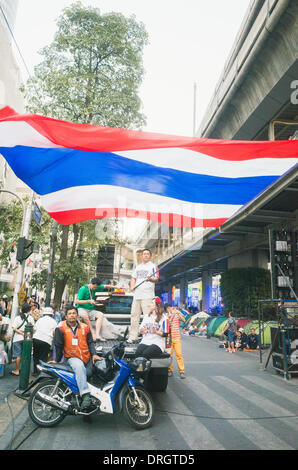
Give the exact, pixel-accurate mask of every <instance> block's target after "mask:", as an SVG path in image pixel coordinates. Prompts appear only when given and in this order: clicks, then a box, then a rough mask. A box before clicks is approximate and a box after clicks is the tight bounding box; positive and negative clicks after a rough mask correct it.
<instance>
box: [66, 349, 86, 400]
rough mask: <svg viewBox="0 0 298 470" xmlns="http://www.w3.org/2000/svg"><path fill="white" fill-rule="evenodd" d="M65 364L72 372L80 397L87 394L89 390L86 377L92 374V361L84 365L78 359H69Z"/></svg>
mask: <svg viewBox="0 0 298 470" xmlns="http://www.w3.org/2000/svg"><path fill="white" fill-rule="evenodd" d="M67 364H69V365H70V366H71V367H72V369H73V370H74V373H75V376H76V381H77V385H78V389H79V391H80V395H84V393H88V392H89V388H88V384H87V376H90V375H91V374H92V360H90V361H89V362H87V364H84V362H83V361H82V360H81V359H80V358H78V357H69V358H68V359H67Z"/></svg>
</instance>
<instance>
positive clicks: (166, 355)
mask: <svg viewBox="0 0 298 470" xmlns="http://www.w3.org/2000/svg"><path fill="white" fill-rule="evenodd" d="M168 357H171V354H168V353H166V352H163V353H162V355H161V357H160V358H158V359H164V358H168Z"/></svg>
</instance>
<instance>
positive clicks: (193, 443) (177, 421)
mask: <svg viewBox="0 0 298 470" xmlns="http://www.w3.org/2000/svg"><path fill="white" fill-rule="evenodd" d="M156 395H157V396H158V399H159V403H160V406H159V407H158V408H161V409H164V410H169V409H171V411H172V413H167V415H168V417H169V418H170V420H171V421H172V422H173V423H174V425H175V426H176V428H177V429H178V431H179V430H181V431H182V432H183V437H184V436H187V438H186V441H187V444H188V445H189V448H190V449H192V450H206V449H213V450H225V447H224V446H223V445H222V444H221V443H220V442H218V440H217V439H215V437H214V436H213V434H212V433H211V432H210V431H209V430H208V429H207V428H206V426H204V425H203V424H202V423H201V422H200V421H199V419H198V418H195V417H194V416H182V414H184V415H190V414H192V411H191V410H190V409H189V408H187V406H185V404H184V403H183V401H182V400H181V399H180V398H179V396H178V395H177V394H176V393H175V392H174V391H173V390H170V389H169V388H167V392H166V394H164V393H158V394H156ZM171 403H173V404H175V409H172V405H171ZM175 412H177V413H179V414H175ZM180 413H181V414H180Z"/></svg>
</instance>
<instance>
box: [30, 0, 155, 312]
mask: <svg viewBox="0 0 298 470" xmlns="http://www.w3.org/2000/svg"><path fill="white" fill-rule="evenodd" d="M147 42H148V35H147V32H146V30H145V28H144V25H143V24H142V23H140V22H137V20H136V18H135V17H134V16H131V17H129V18H127V17H125V16H124V15H122V14H121V13H107V14H101V13H100V10H99V9H97V8H92V7H88V8H85V7H83V6H82V4H81V3H80V2H75V3H74V4H72V5H71V6H70V7H68V8H65V9H64V10H63V12H62V15H61V16H60V17H59V19H58V22H57V32H56V34H55V37H54V40H53V42H52V43H51V44H50V45H49V46H46V47H44V48H43V49H42V50H41V52H40V54H41V56H42V61H41V62H40V63H39V64H38V65H37V66H36V67H35V69H34V76H33V77H32V78H30V79H29V80H28V81H27V83H26V85H25V86H24V87H23V92H24V94H25V98H26V103H27V105H26V109H27V111H28V112H32V113H38V114H43V115H46V116H49V117H53V118H56V119H61V120H67V121H71V122H77V123H86V124H97V125H102V126H108V127H119V128H134V129H140V128H141V127H142V126H143V125H144V124H145V116H144V115H143V114H142V112H141V100H140V98H139V96H138V89H139V86H140V84H141V81H142V78H143V74H144V70H143V65H142V54H143V48H144V46H145V45H146V44H147ZM82 164H85V162H82ZM95 226H96V221H89V222H81V223H80V224H74V225H72V226H65V225H64V226H60V227H59V232H58V237H59V243H58V250H57V255H56V260H58V263H57V262H55V273H54V276H55V302H56V303H57V304H59V302H60V300H61V297H62V294H63V291H64V288H65V285H66V284H68V285H73V284H74V283H75V279H78V278H79V279H80V281H81V282H86V280H85V279H86V276H87V275H88V273H89V271H88V270H86V269H84V267H83V264H82V262H81V263H79V262H78V260H77V259H76V256H75V254H76V249H77V246H78V244H79V243H80V244H81V245H83V247H84V248H85V255H84V265H85V266H89V267H90V270H92V269H93V270H95V263H96V259H97V256H96V254H95V252H96V253H97V250H98V248H99V247H100V246H101V245H102V244H103V243H107V242H113V241H115V243H116V244H117V243H122V242H123V241H122V240H119V238H118V236H117V233H116V232H115V233H114V234H107V237H106V238H105V240H98V239H97V238H96V237H95V236H94V233H95ZM87 257H88V258H87ZM92 274H94V271H93V273H92ZM35 278H36V279H35ZM45 279H46V276H45V272H43V273H41V274H40V275H36V276H35V277H33V283H34V282H36V283H37V282H39V283H44V282H45Z"/></svg>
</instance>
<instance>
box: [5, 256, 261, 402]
mask: <svg viewBox="0 0 298 470" xmlns="http://www.w3.org/2000/svg"><path fill="white" fill-rule="evenodd" d="M151 258H152V253H151V251H150V250H148V249H144V250H143V252H142V263H141V264H139V265H138V266H137V267H136V269H135V270H134V272H133V274H132V277H131V283H130V289H131V292H132V293H133V294H134V299H133V303H132V309H131V321H130V335H129V339H128V343H129V344H133V343H136V351H135V357H140V356H141V357H145V358H147V359H154V358H160V357H163V355H164V352H165V351H170V355H171V356H172V358H173V357H174V354H175V356H176V362H177V368H178V372H179V375H180V378H181V379H184V378H185V364H184V360H183V354H182V347H181V332H180V330H181V327H182V325H183V323H185V321H186V317H187V318H189V316H190V312H189V311H188V310H187V309H185V307H184V306H180V307H179V309H178V307H176V306H172V305H170V304H165V305H163V303H162V301H161V299H160V298H159V297H156V296H155V284H156V282H157V281H158V278H159V274H158V269H157V266H156V265H154V264H153V263H152V260H151ZM111 288H115V286H111V285H109V284H104V283H102V282H101V280H100V279H99V278H97V277H94V278H92V279H91V281H90V282H89V283H88V284H86V285H84V286H82V287H81V288H80V289H79V291H78V294H77V296H76V303H75V305H73V304H71V305H64V308H63V309H62V310H61V311H59V309H57V306H56V305H54V304H52V305H51V306H50V307H49V306H47V307H46V306H45V302H44V299H40V301H39V302H38V301H37V298H36V296H34V295H33V296H31V297H26V299H25V301H24V303H23V305H22V307H21V309H20V313H19V314H18V315H17V316H16V317H15V319H14V320H13V323H12V325H11V326H12V331H13V333H12V338H7V337H6V338H5V339H4V340H3V341H8V340H9V339H11V340H12V358H13V359H14V360H15V370H13V371H12V372H11V373H12V374H13V375H16V376H18V375H19V374H20V364H21V356H22V347H23V342H24V332H25V327H26V325H29V324H30V325H32V329H33V364H34V372H33V374H34V375H36V374H37V373H38V369H37V366H38V363H39V361H40V360H42V361H44V362H47V361H49V362H51V363H55V362H60V361H61V359H62V358H64V360H65V361H66V362H67V363H68V364H70V365H71V367H72V368H73V370H74V372H75V375H76V380H77V383H78V388H79V390H80V394H81V396H82V407H83V408H88V406H89V404H90V396H89V391H88V385H87V376H88V374H89V373H90V370H91V369H92V364H94V362H95V361H98V360H102V357H100V356H98V355H97V353H96V347H95V342H96V341H97V340H101V341H104V340H105V338H104V335H103V331H109V334H110V335H111V336H110V338H117V337H119V336H120V335H121V334H122V333H123V327H122V328H120V327H118V326H117V325H114V324H112V323H110V322H109V321H108V320H107V319H106V318H105V317H104V315H103V313H102V312H100V311H98V310H97V309H96V308H95V303H96V293H97V292H102V291H103V290H105V289H111ZM11 301H12V299H10V300H9V299H8V298H7V296H5V295H4V296H2V299H1V301H0V341H1V324H2V323H5V318H6V319H7V318H9V315H10V312H11ZM141 313H143V319H142V322H141V323H140V315H141ZM6 323H7V322H6ZM207 326H208V325H207V322H206V321H204V322H203V323H202V324H201V326H200V327H199V328H197V327H196V326H195V323H194V322H189V325H188V327H187V328H184V329H183V332H184V334H188V335H196V336H206V335H207ZM224 335H226V336H227V341H226V344H225V347H226V350H227V351H228V352H230V353H233V352H236V351H238V350H241V349H243V350H253V349H259V347H260V345H259V337H258V335H256V334H255V331H254V330H253V329H252V331H251V333H250V334H249V335H248V336H247V335H246V334H245V333H244V330H243V328H237V325H236V321H235V318H234V317H233V316H232V313H231V312H230V313H229V319H228V322H227V325H226V327H225V329H224ZM140 336H141V339H140ZM2 339H3V338H2ZM173 374H174V365H173V361H172V362H171V364H170V366H169V368H168V376H169V377H171V376H173Z"/></svg>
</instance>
